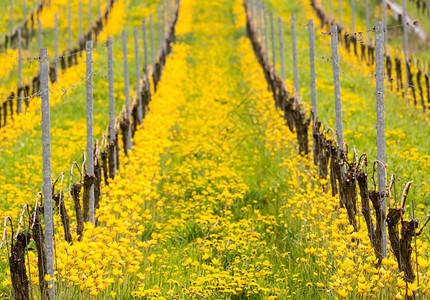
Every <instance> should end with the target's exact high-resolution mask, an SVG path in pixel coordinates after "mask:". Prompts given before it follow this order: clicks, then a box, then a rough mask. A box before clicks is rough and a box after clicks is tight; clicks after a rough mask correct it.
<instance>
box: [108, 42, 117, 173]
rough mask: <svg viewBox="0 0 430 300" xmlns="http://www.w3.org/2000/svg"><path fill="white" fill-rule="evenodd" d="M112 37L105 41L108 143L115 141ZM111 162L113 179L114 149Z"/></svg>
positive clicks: (114, 171)
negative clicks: (106, 51) (107, 82)
mask: <svg viewBox="0 0 430 300" xmlns="http://www.w3.org/2000/svg"><path fill="white" fill-rule="evenodd" d="M112 45H113V43H112V37H108V39H107V47H108V76H109V78H108V80H109V140H110V143H111V144H112V143H114V141H115V98H114V87H113V50H112ZM113 151H114V154H113V161H114V168H111V169H110V170H111V172H112V174H109V175H110V177H111V178H112V179H114V178H115V175H116V169H117V167H116V166H117V162H116V153H115V152H116V147H113Z"/></svg>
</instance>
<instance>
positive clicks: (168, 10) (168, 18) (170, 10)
mask: <svg viewBox="0 0 430 300" xmlns="http://www.w3.org/2000/svg"><path fill="white" fill-rule="evenodd" d="M171 14H172V7H171V3H170V0H167V28H169V26H170V21H171V20H172V18H171Z"/></svg>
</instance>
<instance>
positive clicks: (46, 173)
mask: <svg viewBox="0 0 430 300" xmlns="http://www.w3.org/2000/svg"><path fill="white" fill-rule="evenodd" d="M39 65H40V91H41V97H42V151H43V196H44V201H43V214H44V219H45V248H46V266H47V271H48V274H47V275H49V276H50V277H51V278H52V279H51V280H49V281H48V282H47V285H48V290H49V297H50V298H51V299H55V286H54V284H55V283H54V279H53V278H54V218H53V205H52V186H51V184H52V180H51V133H50V132H51V125H50V112H49V109H50V108H49V57H48V49H40V59H39Z"/></svg>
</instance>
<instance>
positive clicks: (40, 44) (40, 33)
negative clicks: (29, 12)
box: [37, 17, 42, 51]
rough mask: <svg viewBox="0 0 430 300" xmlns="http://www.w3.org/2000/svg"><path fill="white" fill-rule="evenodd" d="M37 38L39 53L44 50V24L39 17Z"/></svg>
mask: <svg viewBox="0 0 430 300" xmlns="http://www.w3.org/2000/svg"><path fill="white" fill-rule="evenodd" d="M37 37H38V41H39V51H40V50H42V23H41V22H40V19H39V17H37Z"/></svg>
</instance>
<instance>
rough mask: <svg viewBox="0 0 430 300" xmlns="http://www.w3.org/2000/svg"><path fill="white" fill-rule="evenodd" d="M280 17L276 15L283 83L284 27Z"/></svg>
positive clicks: (283, 80) (283, 82)
mask: <svg viewBox="0 0 430 300" xmlns="http://www.w3.org/2000/svg"><path fill="white" fill-rule="evenodd" d="M282 25H283V24H282V18H281V17H278V33H279V51H280V54H281V78H282V84H285V79H286V78H285V58H284V29H283V26H282Z"/></svg>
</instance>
